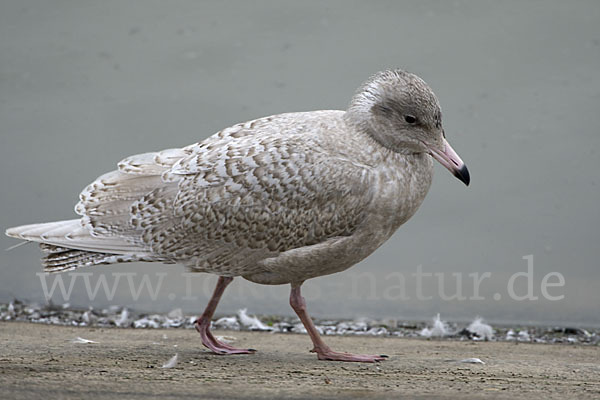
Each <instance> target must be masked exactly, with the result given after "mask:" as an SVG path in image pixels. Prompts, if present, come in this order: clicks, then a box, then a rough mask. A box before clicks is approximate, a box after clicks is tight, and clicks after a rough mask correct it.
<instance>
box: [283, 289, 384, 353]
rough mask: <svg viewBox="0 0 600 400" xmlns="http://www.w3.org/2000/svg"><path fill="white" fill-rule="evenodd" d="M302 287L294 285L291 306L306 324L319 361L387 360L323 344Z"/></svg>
mask: <svg viewBox="0 0 600 400" xmlns="http://www.w3.org/2000/svg"><path fill="white" fill-rule="evenodd" d="M300 285H302V283H299V284H294V283H292V291H291V293H290V305H291V306H292V308H293V309H294V311H296V314H298V317H299V318H300V321H302V324H304V327H305V328H306V331H307V332H308V334H309V336H310V338H311V340H312V342H313V345H314V346H315V347H314V348H313V349H312V350H311V352H313V353H317V357H318V358H319V360H331V361H356V362H371V363H372V362H376V361H383V360H385V359H386V358H387V356H385V355H379V356H377V355H366V354H350V353H339V352H337V351H333V350H331V349H330V348H329V346H327V345H326V344H325V342H323V340H322V339H321V336H320V335H319V332H318V331H317V328H315V325H314V324H313V321H312V319H311V318H310V316H309V315H308V312H306V302H305V301H304V297H302V294H301V293H300Z"/></svg>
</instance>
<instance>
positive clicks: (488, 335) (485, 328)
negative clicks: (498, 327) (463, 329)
mask: <svg viewBox="0 0 600 400" xmlns="http://www.w3.org/2000/svg"><path fill="white" fill-rule="evenodd" d="M467 330H468V331H469V332H471V333H472V334H473V335H476V336H477V337H476V338H475V339H478V340H492V338H493V337H494V329H493V328H492V327H491V326H490V325H488V324H486V323H485V322H483V318H480V317H477V318H476V319H475V320H474V321H473V322H471V324H470V325H469V326H468V327H467Z"/></svg>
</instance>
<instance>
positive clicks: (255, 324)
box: [238, 308, 273, 331]
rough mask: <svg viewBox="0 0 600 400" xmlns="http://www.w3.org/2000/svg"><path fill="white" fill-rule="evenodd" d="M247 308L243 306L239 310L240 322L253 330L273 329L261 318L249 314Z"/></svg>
mask: <svg viewBox="0 0 600 400" xmlns="http://www.w3.org/2000/svg"><path fill="white" fill-rule="evenodd" d="M247 311H248V310H247V309H245V308H242V309H241V310H239V311H238V318H239V319H240V323H241V324H242V325H244V326H245V327H247V328H250V329H251V330H253V331H272V330H273V328H271V327H270V326H268V325H265V324H264V323H263V322H262V321H261V320H259V319H258V318H256V317H250V316H248V313H247Z"/></svg>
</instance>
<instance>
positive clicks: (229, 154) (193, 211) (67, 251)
mask: <svg viewBox="0 0 600 400" xmlns="http://www.w3.org/2000/svg"><path fill="white" fill-rule="evenodd" d="M433 159H435V160H437V161H439V162H440V163H441V164H442V165H443V166H444V167H446V168H447V169H448V170H450V172H452V173H453V174H454V175H455V176H456V177H457V178H458V179H460V180H461V181H462V182H464V183H465V184H466V185H468V184H469V180H470V177H469V172H468V170H467V168H466V166H465V164H464V162H463V161H462V160H461V159H460V157H459V156H458V155H457V154H456V152H455V151H454V150H453V149H452V147H450V145H449V144H448V141H447V140H446V135H445V133H444V129H443V127H442V114H441V109H440V105H439V102H438V99H437V97H436V96H435V94H434V93H433V91H432V90H431V89H430V88H429V86H428V85H427V84H426V83H425V82H424V81H423V80H422V79H421V78H419V77H418V76H416V75H414V74H412V73H409V72H406V71H403V70H400V69H392V70H386V71H383V72H379V73H377V74H375V75H373V76H372V77H371V78H370V79H368V80H367V81H366V82H365V83H364V84H363V85H362V86H361V87H360V88H359V89H358V90H357V92H356V93H355V95H354V96H353V98H352V100H351V102H350V104H349V106H348V108H347V110H346V111H342V110H322V111H311V112H297V113H286V114H279V115H273V116H269V117H264V118H259V119H256V120H253V121H249V122H245V123H240V124H237V125H233V126H231V127H229V128H226V129H223V130H222V131H220V132H218V133H216V134H214V135H212V136H211V137H209V138H208V139H206V140H203V141H201V142H198V143H195V144H192V145H190V146H187V147H183V148H175V149H168V150H163V151H159V152H153V153H144V154H138V155H134V156H131V157H128V158H126V159H124V160H122V161H121V162H119V163H118V169H117V170H115V171H112V172H109V173H107V174H104V175H102V176H100V177H99V178H97V179H96V180H95V181H94V182H92V183H91V184H90V185H89V186H88V187H86V188H85V189H84V190H83V191H82V193H81V194H80V196H79V202H78V203H77V205H76V206H75V212H76V213H77V214H78V215H79V218H77V219H71V220H66V221H58V222H50V223H42V224H33V225H25V226H19V227H15V228H10V229H8V230H7V231H6V234H7V235H8V236H11V237H14V238H18V239H24V240H28V241H34V242H39V243H40V246H41V248H42V250H43V251H44V252H45V257H44V258H43V260H42V261H43V265H44V269H45V271H48V272H61V271H69V270H73V269H75V268H79V267H87V266H95V265H100V264H116V263H123V262H133V261H147V262H161V263H167V264H172V263H180V264H183V265H185V266H187V267H188V268H189V269H190V270H191V271H195V272H206V273H211V274H215V275H218V276H219V278H218V281H217V285H216V288H215V290H214V293H213V295H212V297H211V299H210V300H209V302H208V305H207V307H206V309H205V311H204V312H203V314H202V315H201V316H200V317H199V318H198V319H197V320H196V329H197V330H198V332H199V333H200V336H201V340H202V343H203V344H204V346H206V347H207V348H209V349H210V350H212V351H213V352H214V353H216V354H223V355H224V354H247V353H253V352H255V350H254V349H240V348H235V347H233V346H231V345H229V344H226V343H223V342H221V341H219V340H217V339H216V338H215V337H214V336H213V335H212V333H211V332H210V329H209V328H210V321H211V319H212V317H213V314H214V312H215V309H216V307H217V304H218V302H219V300H220V298H221V296H222V295H223V292H224V291H225V288H226V287H227V286H228V285H229V284H230V283H231V282H232V280H233V279H234V278H235V277H238V276H240V277H243V278H245V279H247V280H249V281H252V282H255V283H258V284H265V285H281V284H290V285H291V293H290V298H289V302H290V305H291V307H292V308H293V309H294V311H295V312H296V314H297V315H298V317H299V318H300V320H301V321H302V323H303V324H304V326H305V328H306V330H307V332H308V334H309V335H310V338H311V340H312V342H313V346H314V347H313V349H312V350H311V351H312V352H315V353H316V354H317V356H318V359H320V360H333V361H356V362H375V361H382V360H384V359H385V357H386V356H383V355H360V354H351V353H344V352H336V351H334V350H332V349H331V348H330V347H329V346H327V345H326V344H325V343H324V342H323V340H322V339H321V337H320V336H319V333H318V331H317V329H316V328H315V325H314V324H313V321H312V319H311V318H310V316H309V314H308V312H307V309H306V303H305V300H304V298H303V297H302V294H301V286H302V283H303V282H305V281H306V280H307V279H311V278H315V277H318V276H323V275H328V274H333V273H336V272H340V271H344V270H346V269H348V268H350V267H352V266H353V265H355V264H356V263H358V262H359V261H361V260H363V259H364V258H366V257H367V256H369V255H370V254H371V253H373V252H374V251H375V250H376V249H377V248H378V247H379V246H381V245H382V244H383V243H384V242H385V241H386V240H387V239H389V238H390V237H391V236H392V234H393V233H394V232H395V231H396V230H397V229H398V228H399V227H400V226H401V225H402V224H403V223H405V222H406V221H407V220H408V219H409V218H410V217H412V216H413V214H415V212H416V211H417V209H418V208H419V206H420V205H421V203H422V202H423V199H424V198H425V195H426V194H427V192H428V190H429V187H430V185H431V181H432V177H433V161H432V160H433Z"/></svg>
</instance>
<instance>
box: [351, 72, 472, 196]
mask: <svg viewBox="0 0 600 400" xmlns="http://www.w3.org/2000/svg"><path fill="white" fill-rule="evenodd" d="M346 118H347V119H348V120H349V121H350V122H351V123H352V124H354V125H355V126H357V127H358V128H359V129H360V130H362V131H365V132H366V133H368V134H369V135H371V136H372V137H373V138H374V139H375V140H376V141H377V142H379V143H380V144H381V145H383V146H385V147H387V148H388V149H390V150H392V151H395V152H398V153H403V154H415V153H428V154H430V155H431V156H432V157H433V158H435V159H436V160H437V161H439V162H440V163H441V164H442V165H443V166H444V167H446V168H448V170H450V172H452V173H453V174H454V176H456V177H457V178H458V179H460V180H461V181H463V182H464V183H465V184H466V185H469V181H470V177H469V170H468V169H467V167H466V166H465V163H464V162H463V161H462V160H461V159H460V157H459V156H458V154H456V152H455V151H454V150H453V149H452V147H450V144H448V141H447V140H446V135H445V133H444V128H443V127H442V111H441V109H440V103H439V101H438V99H437V97H436V96H435V94H434V93H433V91H432V90H431V88H430V87H429V86H428V85H427V84H426V83H425V81H423V80H422V79H421V78H419V77H418V76H416V75H414V74H411V73H409V72H405V71H402V70H399V69H396V70H388V71H383V72H379V73H377V74H375V75H374V76H372V77H371V78H370V79H369V80H367V81H366V82H365V83H364V84H363V85H362V86H361V87H360V88H359V89H358V91H357V92H356V94H355V95H354V97H353V98H352V101H351V102H350V106H349V107H348V111H347V113H346Z"/></svg>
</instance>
